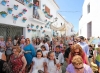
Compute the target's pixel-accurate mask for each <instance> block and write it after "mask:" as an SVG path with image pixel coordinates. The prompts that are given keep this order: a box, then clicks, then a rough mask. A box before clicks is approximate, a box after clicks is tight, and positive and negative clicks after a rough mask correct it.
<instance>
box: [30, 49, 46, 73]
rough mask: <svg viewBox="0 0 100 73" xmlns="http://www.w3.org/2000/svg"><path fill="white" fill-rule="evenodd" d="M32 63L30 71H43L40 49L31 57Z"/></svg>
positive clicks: (33, 72)
mask: <svg viewBox="0 0 100 73" xmlns="http://www.w3.org/2000/svg"><path fill="white" fill-rule="evenodd" d="M32 61H33V63H32V66H31V69H30V73H38V72H39V71H41V72H44V63H45V59H44V58H43V54H42V51H41V50H37V53H36V57H34V58H33V59H32Z"/></svg>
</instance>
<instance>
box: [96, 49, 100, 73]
mask: <svg viewBox="0 0 100 73" xmlns="http://www.w3.org/2000/svg"><path fill="white" fill-rule="evenodd" d="M95 60H96V64H97V66H98V72H99V73H100V47H99V48H98V49H97V56H96V59H95Z"/></svg>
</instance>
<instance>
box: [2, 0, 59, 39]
mask: <svg viewBox="0 0 100 73" xmlns="http://www.w3.org/2000/svg"><path fill="white" fill-rule="evenodd" d="M26 1H27V0H26ZM29 1H30V2H29V3H27V2H24V0H9V2H4V0H0V2H1V4H0V36H4V37H5V38H6V37H7V36H11V37H12V38H14V36H16V35H19V36H20V35H24V36H25V38H30V39H31V38H32V37H36V36H39V37H43V36H44V35H49V36H51V35H52V33H51V29H50V27H49V26H47V25H48V24H47V23H48V22H49V21H51V19H54V18H56V17H57V10H58V9H59V7H58V6H57V4H56V3H55V1H54V0H39V1H37V0H29ZM33 2H34V4H35V6H34V7H37V6H36V5H38V8H39V9H36V8H34V7H32V8H30V7H29V5H30V3H33ZM7 5H8V6H7ZM17 5H18V9H17V10H16V6H17ZM8 8H13V11H12V13H11V14H9V12H10V11H9V12H8ZM23 9H26V10H27V12H26V13H25V14H24V12H25V11H24V12H23ZM34 9H36V11H35V10H34ZM3 11H5V12H7V13H8V14H7V16H6V17H5V15H3V16H4V17H5V18H4V17H3V16H2V14H4V12H3ZM34 11H35V12H36V13H35V12H34ZM19 13H23V15H22V16H21V17H18V19H17V20H15V19H14V16H16V15H19V16H20V14H19ZM37 13H38V14H37ZM38 15H39V16H38ZM45 16H46V17H45ZM23 17H26V18H27V20H26V22H23V21H22V20H23ZM47 17H48V18H47ZM46 20H47V21H46ZM49 24H50V23H49ZM36 26H37V27H36ZM41 27H43V28H42V29H41ZM45 27H46V28H45Z"/></svg>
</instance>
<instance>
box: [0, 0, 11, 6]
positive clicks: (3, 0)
mask: <svg viewBox="0 0 100 73" xmlns="http://www.w3.org/2000/svg"><path fill="white" fill-rule="evenodd" d="M7 2H9V1H8V0H2V1H1V4H2V5H3V6H5V5H6V4H7Z"/></svg>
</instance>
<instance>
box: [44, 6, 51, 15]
mask: <svg viewBox="0 0 100 73" xmlns="http://www.w3.org/2000/svg"><path fill="white" fill-rule="evenodd" d="M45 11H46V12H47V13H48V14H50V9H49V8H48V7H47V6H45Z"/></svg>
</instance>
